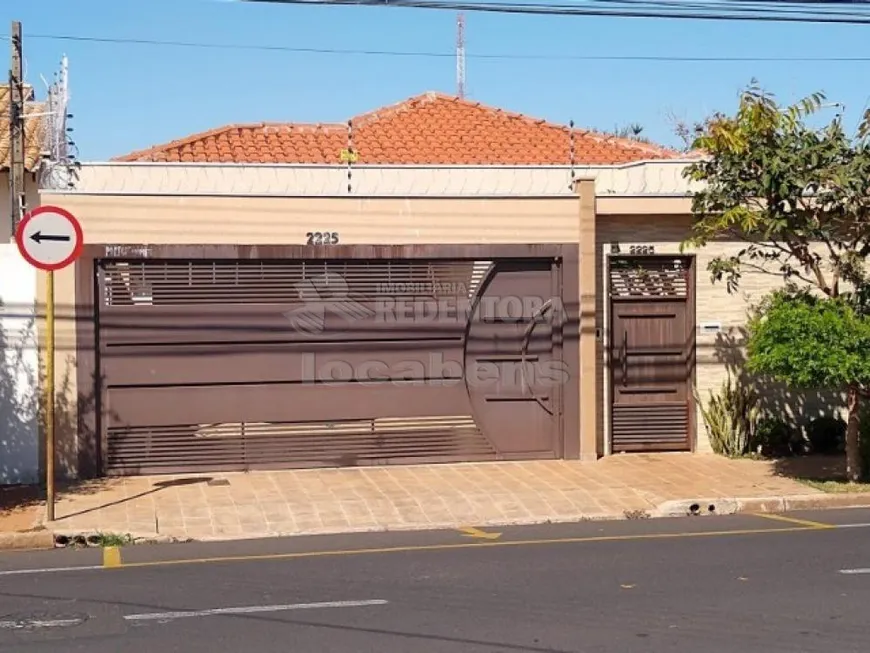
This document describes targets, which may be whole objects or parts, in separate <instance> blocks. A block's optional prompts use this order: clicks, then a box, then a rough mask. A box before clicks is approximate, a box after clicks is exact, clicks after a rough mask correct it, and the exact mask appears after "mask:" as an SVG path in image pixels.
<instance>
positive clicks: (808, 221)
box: [684, 85, 870, 297]
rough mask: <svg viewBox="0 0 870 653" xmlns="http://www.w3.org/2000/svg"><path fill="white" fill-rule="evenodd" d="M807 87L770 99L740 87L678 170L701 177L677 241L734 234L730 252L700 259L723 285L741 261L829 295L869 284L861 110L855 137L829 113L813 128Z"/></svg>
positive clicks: (869, 205) (869, 127)
mask: <svg viewBox="0 0 870 653" xmlns="http://www.w3.org/2000/svg"><path fill="white" fill-rule="evenodd" d="M824 99H825V98H824V95H822V94H821V93H816V94H814V95H811V96H809V97H807V98H805V99H803V100H801V101H800V102H798V103H796V104H794V105H791V106H788V107H784V108H783V107H780V106H779V105H778V104H777V103H776V102H775V101H774V99H773V97H772V96H771V95H769V94H767V93H765V92H763V91H761V90H760V89H759V88H758V87H757V86H755V85H753V86H750V87H749V88H748V89H747V90H746V91H745V92H744V93H743V94H742V95H741V97H740V104H739V107H738V110H737V113H736V115H734V116H725V115H722V114H716V115H714V116H713V117H711V118H710V119H709V120H707V121H706V123H704V125H702V126H701V127H700V128H699V133H698V135H697V137H696V139H695V141H694V144H693V148H694V149H696V150H700V151H702V152H704V153H706V156H705V157H704V158H703V159H702V160H699V161H698V162H696V163H694V164H692V165H690V166H688V167H687V169H686V171H685V173H684V174H685V175H686V176H687V177H688V178H689V179H691V180H693V181H696V182H701V184H702V185H703V187H702V189H701V190H699V191H698V192H696V193H695V194H694V195H693V198H692V212H693V214H694V218H695V219H694V224H693V228H692V234H691V237H690V238H689V239H687V241H686V242H685V243H684V246H686V247H687V246H696V247H700V246H703V245H706V244H707V243H708V242H710V241H711V240H716V239H719V238H722V237H726V238H730V239H735V240H739V241H743V243H744V244H745V246H744V247H743V248H742V249H741V250H740V251H739V252H737V253H736V254H734V255H730V256H720V257H717V258H715V259H714V260H713V261H712V262H711V263H710V268H709V269H710V272H711V274H712V277H713V280H714V281H720V280H722V279H723V278H724V279H725V280H726V282H727V283H728V287H729V289H730V290H734V289H736V288H737V287H738V286H739V281H740V276H741V272H742V271H743V270H745V269H751V270H755V271H757V272H762V273H767V274H776V275H779V276H782V277H783V278H784V279H786V280H788V281H793V282H803V283H805V284H807V285H808V286H812V287H815V288H817V289H818V290H820V291H821V292H823V293H824V294H826V295H827V296H829V297H838V296H840V295H841V294H843V290H844V288H843V282H846V284H847V285H850V286H852V288H853V289H859V290H860V289H864V288H866V287H867V286H868V285H870V278H868V274H867V272H868V271H867V266H866V261H867V257H868V255H870V139H868V136H870V110H868V112H867V113H866V114H865V116H864V120H863V122H862V124H861V126H860V127H859V129H858V132H857V134H856V135H855V136H849V135H848V134H847V133H846V131H845V130H844V128H843V124H842V115H841V114H838V115H837V116H835V117H834V119H833V120H831V121H830V122H829V123H828V124H827V125H825V126H823V127H813V126H811V125H810V124H808V123H807V118H809V117H810V116H811V115H812V114H815V113H817V112H818V111H819V110H820V109H822V108H823V106H824Z"/></svg>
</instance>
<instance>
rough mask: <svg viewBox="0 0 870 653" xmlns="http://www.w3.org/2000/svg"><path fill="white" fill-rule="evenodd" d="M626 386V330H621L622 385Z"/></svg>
mask: <svg viewBox="0 0 870 653" xmlns="http://www.w3.org/2000/svg"><path fill="white" fill-rule="evenodd" d="M626 386H628V331H623V332H622V387H623V388H624V387H626Z"/></svg>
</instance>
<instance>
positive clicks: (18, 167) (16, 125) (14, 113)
mask: <svg viewBox="0 0 870 653" xmlns="http://www.w3.org/2000/svg"><path fill="white" fill-rule="evenodd" d="M11 43H12V59H11V65H10V68H9V100H10V102H9V200H10V202H11V209H12V210H11V213H10V218H11V225H10V226H11V228H12V231H11V235H12V236H14V235H15V230H16V229H17V228H18V223H19V222H20V221H21V218H22V217H23V216H24V210H25V197H26V196H25V193H24V71H23V64H22V62H23V60H24V56H23V47H22V40H21V23H20V22H19V21H17V20H14V21H12V38H11Z"/></svg>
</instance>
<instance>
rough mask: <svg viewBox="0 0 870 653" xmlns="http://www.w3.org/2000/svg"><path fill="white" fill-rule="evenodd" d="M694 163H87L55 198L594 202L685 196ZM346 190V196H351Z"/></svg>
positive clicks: (48, 191) (689, 190)
mask: <svg viewBox="0 0 870 653" xmlns="http://www.w3.org/2000/svg"><path fill="white" fill-rule="evenodd" d="M695 161H697V159H666V160H654V161H638V162H633V163H628V164H623V165H612V166H603V165H586V166H574V167H573V168H572V167H571V166H565V165H561V166H468V165H449V166H425V165H409V166H404V165H314V164H310V165H309V164H238V163H154V162H130V163H127V162H117V161H108V162H91V163H83V164H82V165H81V167H80V168H79V169H78V170H77V172H76V177H77V179H75V180H74V181H73V184H72V187H71V188H66V187H65V186H66V184H65V183H62V184H57V185H56V187H55V188H54V189H45V190H43V191H42V193H43V194H46V195H50V194H52V193H63V194H78V195H116V196H211V197H216V196H223V197H403V198H409V197H420V198H423V197H426V198H433V197H444V198H446V197H478V198H511V197H514V198H547V197H570V196H573V195H574V194H575V191H574V188H573V184H572V181H576V180H578V179H584V178H592V179H594V180H595V184H596V195H597V196H599V197H688V196H690V195H691V193H692V192H693V190H694V189H695V185H693V183H692V182H690V181H689V180H687V179H685V178H684V177H683V171H684V170H685V168H686V167H687V166H688V165H689V164H691V163H692V162H695ZM348 185H350V190H348Z"/></svg>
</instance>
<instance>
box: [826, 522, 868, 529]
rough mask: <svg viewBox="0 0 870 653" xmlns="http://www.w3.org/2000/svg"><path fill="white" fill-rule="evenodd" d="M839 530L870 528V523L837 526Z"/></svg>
mask: <svg viewBox="0 0 870 653" xmlns="http://www.w3.org/2000/svg"><path fill="white" fill-rule="evenodd" d="M835 526H836V527H837V528H870V522H867V523H865V524H836V525H835Z"/></svg>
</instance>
